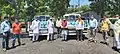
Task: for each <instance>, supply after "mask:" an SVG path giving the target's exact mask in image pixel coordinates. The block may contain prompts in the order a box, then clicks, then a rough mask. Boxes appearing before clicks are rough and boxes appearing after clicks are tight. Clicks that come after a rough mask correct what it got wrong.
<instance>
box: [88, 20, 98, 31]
mask: <svg viewBox="0 0 120 54" xmlns="http://www.w3.org/2000/svg"><path fill="white" fill-rule="evenodd" d="M97 26H98V22H97V20H96V19H93V20H90V21H89V24H88V29H89V28H90V27H95V29H97Z"/></svg>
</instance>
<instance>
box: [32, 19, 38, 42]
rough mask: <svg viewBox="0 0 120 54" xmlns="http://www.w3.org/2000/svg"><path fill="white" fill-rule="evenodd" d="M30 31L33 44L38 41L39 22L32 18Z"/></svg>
mask: <svg viewBox="0 0 120 54" xmlns="http://www.w3.org/2000/svg"><path fill="white" fill-rule="evenodd" d="M31 29H32V30H33V34H34V35H33V39H32V41H33V43H34V42H36V41H38V38H39V29H40V21H39V20H38V19H37V18H34V20H33V21H32V25H31Z"/></svg>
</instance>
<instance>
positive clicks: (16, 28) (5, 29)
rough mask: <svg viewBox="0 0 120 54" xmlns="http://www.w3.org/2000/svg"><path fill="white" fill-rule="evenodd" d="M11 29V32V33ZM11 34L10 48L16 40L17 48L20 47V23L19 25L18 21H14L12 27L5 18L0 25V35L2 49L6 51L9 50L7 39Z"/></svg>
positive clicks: (7, 18)
mask: <svg viewBox="0 0 120 54" xmlns="http://www.w3.org/2000/svg"><path fill="white" fill-rule="evenodd" d="M11 27H12V31H11ZM11 32H12V48H14V47H16V46H15V41H16V39H18V46H20V45H21V41H20V35H21V33H22V31H21V23H19V21H18V19H15V20H14V22H13V23H12V25H11V24H10V20H9V17H7V16H5V17H4V21H3V22H2V23H1V33H2V38H3V39H2V49H3V51H6V50H8V49H10V47H9V39H10V35H11Z"/></svg>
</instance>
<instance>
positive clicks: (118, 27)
mask: <svg viewBox="0 0 120 54" xmlns="http://www.w3.org/2000/svg"><path fill="white" fill-rule="evenodd" d="M114 33H115V36H114V37H115V42H116V47H117V49H118V50H119V51H120V17H119V19H118V21H116V22H115V24H114Z"/></svg>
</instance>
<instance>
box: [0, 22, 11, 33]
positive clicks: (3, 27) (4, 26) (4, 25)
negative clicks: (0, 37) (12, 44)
mask: <svg viewBox="0 0 120 54" xmlns="http://www.w3.org/2000/svg"><path fill="white" fill-rule="evenodd" d="M8 31H10V23H9V22H6V21H3V22H2V23H1V33H5V32H8Z"/></svg>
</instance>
